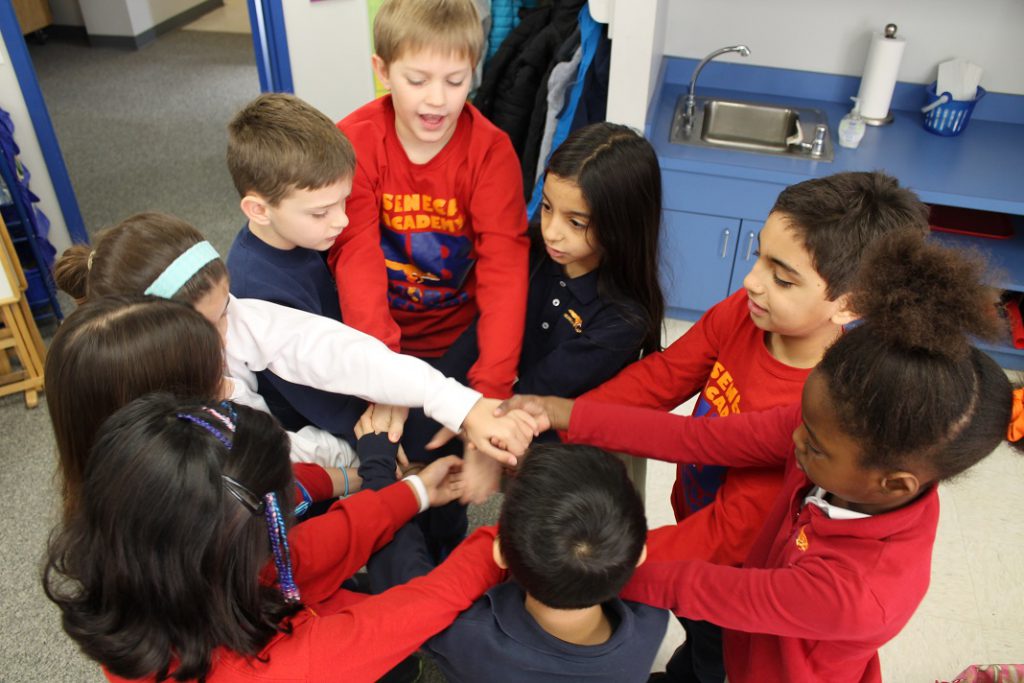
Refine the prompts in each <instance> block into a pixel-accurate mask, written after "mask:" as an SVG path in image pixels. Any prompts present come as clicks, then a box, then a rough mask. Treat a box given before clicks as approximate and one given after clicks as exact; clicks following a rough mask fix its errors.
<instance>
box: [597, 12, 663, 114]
mask: <svg viewBox="0 0 1024 683" xmlns="http://www.w3.org/2000/svg"><path fill="white" fill-rule="evenodd" d="M668 4H669V0H645V1H644V2H636V3H634V2H631V1H627V0H618V1H615V0H600V1H598V0H590V14H591V16H592V17H594V19H595V20H597V21H599V22H601V23H604V24H608V37H609V38H611V40H612V60H611V68H610V70H609V74H608V110H607V113H606V118H607V119H608V120H609V121H614V122H616V123H623V124H625V125H627V126H632V127H633V128H636V129H637V130H643V128H644V122H645V120H646V118H647V106H648V104H650V101H651V97H652V96H653V95H654V90H655V88H656V87H657V85H658V84H657V79H658V71H659V67H660V66H661V56H662V46H663V44H664V42H665V16H666V12H667V6H668ZM621 46H625V49H622V48H621Z"/></svg>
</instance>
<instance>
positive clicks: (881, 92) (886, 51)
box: [857, 33, 907, 119]
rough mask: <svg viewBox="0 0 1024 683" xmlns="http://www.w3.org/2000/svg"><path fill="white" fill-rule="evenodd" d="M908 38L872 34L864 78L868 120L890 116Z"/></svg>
mask: <svg viewBox="0 0 1024 683" xmlns="http://www.w3.org/2000/svg"><path fill="white" fill-rule="evenodd" d="M906 44H907V43H906V41H905V40H903V39H902V38H895V37H894V38H887V37H886V36H885V34H883V33H876V34H874V35H872V36H871V47H870V49H869V50H868V60H867V62H866V63H865V64H864V77H863V78H861V80H860V92H859V93H858V94H857V97H858V101H859V102H860V115H861V116H863V117H864V118H868V119H884V118H885V117H886V116H888V115H889V103H890V102H892V91H893V90H894V89H895V88H896V76H897V74H898V73H899V70H900V60H901V59H903V48H904V47H906Z"/></svg>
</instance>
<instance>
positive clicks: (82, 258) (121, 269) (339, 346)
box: [54, 213, 536, 464]
mask: <svg viewBox="0 0 1024 683" xmlns="http://www.w3.org/2000/svg"><path fill="white" fill-rule="evenodd" d="M54 274H55V277H56V279H57V282H58V285H59V286H60V287H61V289H64V291H66V292H67V293H68V294H70V295H71V296H73V297H74V298H76V299H77V300H85V299H88V298H92V297H96V296H103V295H107V294H141V293H145V292H149V293H152V294H154V295H162V296H164V297H166V298H171V299H175V300H179V301H183V302H185V303H188V304H190V305H191V306H192V307H194V308H195V309H196V310H198V311H199V312H200V313H202V314H203V315H204V316H205V317H207V319H209V320H210V321H211V322H213V323H214V324H215V325H216V326H217V328H218V330H220V331H221V333H222V335H223V336H224V337H225V341H226V345H225V348H226V355H227V366H228V374H229V375H230V377H231V379H232V380H233V382H232V384H233V392H232V393H231V397H232V398H233V399H235V400H238V401H241V402H243V403H247V404H251V405H255V406H256V407H259V408H261V409H263V408H265V404H263V402H262V400H261V399H260V398H259V397H258V396H257V395H256V393H255V392H256V378H255V373H256V372H259V371H262V370H265V369H269V370H271V371H273V372H274V374H276V375H277V376H279V377H281V378H283V379H286V380H287V381H290V382H295V383H297V384H305V385H308V386H312V387H315V388H318V389H322V390H325V391H331V392H336V393H340V394H346V395H350V396H358V397H360V398H363V399H365V400H367V401H370V402H373V403H377V404H381V405H388V406H405V407H420V406H422V407H423V408H424V411H425V412H426V413H427V414H428V415H430V416H431V417H433V418H434V419H435V420H437V421H438V422H440V423H441V424H443V425H444V426H446V427H448V428H450V429H452V430H454V431H459V430H460V429H461V430H463V431H464V432H465V435H466V437H467V438H468V439H469V440H470V441H471V442H472V443H473V444H474V445H475V446H477V447H478V448H479V449H480V450H481V451H483V452H485V453H486V454H488V455H490V456H491V457H494V458H496V459H498V460H500V461H502V462H505V463H507V464H515V462H516V457H517V456H519V455H522V453H523V452H524V451H525V448H526V446H527V445H528V444H529V441H530V439H531V438H532V437H533V435H534V434H535V433H536V423H535V421H534V420H533V418H532V417H530V416H529V415H527V414H526V413H524V412H522V411H517V412H516V413H514V414H510V415H508V416H503V417H500V418H499V417H495V416H494V415H493V412H494V409H495V408H496V407H497V405H498V403H499V401H497V400H494V399H486V398H483V397H481V395H480V394H479V393H478V392H476V391H473V390H472V389H469V388H467V387H465V386H462V385H461V384H459V383H457V382H455V381H454V380H452V379H449V378H446V377H444V376H443V375H442V374H440V373H439V372H437V371H436V370H434V369H433V368H431V367H430V366H429V365H427V364H426V363H424V362H422V361H420V360H418V359H415V358H412V357H409V356H404V355H401V354H396V353H393V352H392V351H390V350H388V349H387V347H385V346H384V345H383V344H382V343H380V342H379V341H378V340H376V339H374V338H372V337H369V336H368V335H365V334H362V333H360V332H358V331H356V330H353V329H352V328H349V327H347V326H345V325H343V324H340V323H338V322H335V321H333V320H328V319H326V318H322V317H320V316H315V315H311V314H308V313H304V312H301V311H296V310H293V309H289V308H285V307H282V306H277V305H275V304H272V303H268V302H264V301H256V300H250V299H236V298H234V297H231V296H230V295H229V294H228V275H227V269H226V267H225V266H224V262H223V261H222V260H221V259H220V258H219V257H218V256H217V254H216V251H215V250H214V249H213V248H212V247H211V246H210V245H209V243H207V242H206V241H205V240H204V239H203V236H202V235H201V234H200V233H199V231H197V230H196V229H195V228H194V227H192V226H191V225H189V224H188V223H186V222H185V221H182V220H180V219H178V218H175V217H173V216H169V215H167V214H160V213H143V214H136V215H134V216H131V217H129V218H127V219H126V220H124V221H122V222H121V223H119V224H118V225H116V226H114V227H113V228H110V229H108V230H106V231H104V232H103V233H101V234H100V235H99V237H98V238H97V240H96V243H95V245H94V246H93V248H92V249H90V248H89V247H88V246H85V245H78V246H75V247H72V248H71V249H69V250H68V251H66V252H65V253H64V255H63V256H62V257H61V259H60V260H59V261H58V263H57V264H56V266H55V273H54ZM390 435H391V436H392V437H393V438H394V439H395V440H397V438H398V437H399V436H400V434H395V433H391V434H390Z"/></svg>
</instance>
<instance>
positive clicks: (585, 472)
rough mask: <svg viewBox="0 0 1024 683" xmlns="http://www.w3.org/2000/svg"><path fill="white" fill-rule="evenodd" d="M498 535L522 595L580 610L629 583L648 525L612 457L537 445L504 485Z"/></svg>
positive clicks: (592, 450) (577, 448)
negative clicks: (521, 588) (505, 489)
mask: <svg viewBox="0 0 1024 683" xmlns="http://www.w3.org/2000/svg"><path fill="white" fill-rule="evenodd" d="M498 529H499V531H498V533H499V535H500V538H501V551H502V554H503V555H504V557H505V561H506V562H507V563H508V568H509V570H510V571H511V572H512V576H513V577H515V579H516V580H517V581H518V582H519V583H520V584H521V585H522V587H523V589H524V590H525V591H526V592H528V593H529V594H530V595H532V596H533V597H534V598H536V599H537V600H539V601H540V602H541V603H543V604H545V605H547V606H548V607H554V608H556V609H582V608H584V607H590V606H592V605H597V604H600V603H602V602H605V601H607V600H610V599H611V598H613V597H615V596H616V595H618V593H619V591H620V590H621V589H622V587H623V586H624V585H625V584H626V581H628V580H629V577H630V576H632V575H633V570H634V569H636V564H637V562H638V561H639V559H640V553H641V552H642V551H643V547H644V542H645V541H646V537H647V519H646V517H644V505H643V502H642V501H641V500H640V496H639V495H638V494H637V492H636V489H635V488H634V487H633V484H632V482H630V480H629V477H627V476H626V468H625V467H624V466H623V464H622V462H620V461H619V460H618V458H616V457H615V456H614V455H612V454H610V453H607V452H605V451H602V450H601V449H599V448H593V447H591V446H569V445H563V444H542V445H538V446H534V447H533V448H531V449H530V451H529V453H528V454H527V456H526V458H525V459H524V462H523V464H522V466H520V468H519V470H518V471H517V472H516V474H515V477H514V478H512V479H511V481H510V482H509V485H508V490H507V492H506V494H505V502H504V504H503V505H502V507H501V518H500V520H499V521H498Z"/></svg>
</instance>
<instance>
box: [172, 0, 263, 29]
mask: <svg viewBox="0 0 1024 683" xmlns="http://www.w3.org/2000/svg"><path fill="white" fill-rule="evenodd" d="M184 30H186V31H214V32H218V33H250V32H251V30H252V29H251V28H250V26H249V8H248V5H247V3H246V1H245V0H224V6H223V7H218V8H217V9H215V10H213V11H212V12H210V13H208V14H204V15H203V16H201V17H200V18H199V19H196V20H195V21H193V22H192V23H191V24H189V25H187V26H185V27H184Z"/></svg>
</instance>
